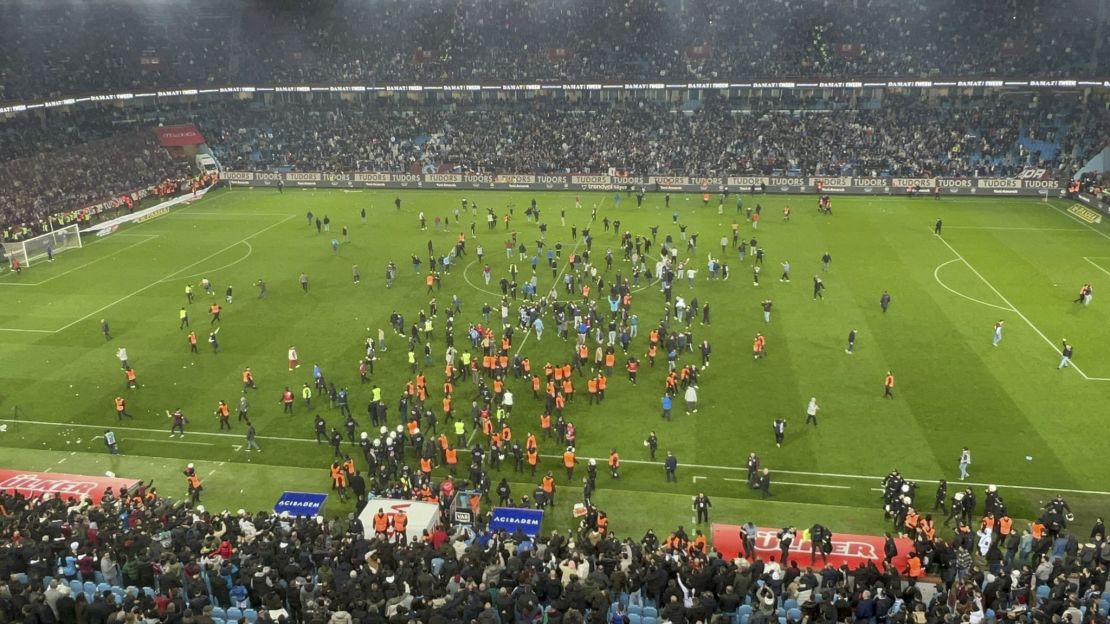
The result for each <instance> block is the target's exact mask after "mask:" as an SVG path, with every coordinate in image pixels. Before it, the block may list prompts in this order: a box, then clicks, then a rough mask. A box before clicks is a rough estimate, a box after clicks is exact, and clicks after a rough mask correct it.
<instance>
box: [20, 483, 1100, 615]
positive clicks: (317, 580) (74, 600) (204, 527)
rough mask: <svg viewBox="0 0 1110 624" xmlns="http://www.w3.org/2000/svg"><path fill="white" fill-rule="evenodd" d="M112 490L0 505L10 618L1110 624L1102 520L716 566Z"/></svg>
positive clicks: (636, 545)
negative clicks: (847, 560) (94, 496)
mask: <svg viewBox="0 0 1110 624" xmlns="http://www.w3.org/2000/svg"><path fill="white" fill-rule="evenodd" d="M120 495H121V496H120V497H117V496H114V495H111V494H109V495H107V496H106V497H105V499H104V500H103V501H102V502H101V503H100V504H99V505H94V504H92V502H91V501H88V500H86V501H83V502H78V501H76V500H61V499H57V498H54V499H51V498H44V499H32V500H27V499H24V498H22V497H20V496H19V495H11V494H7V493H5V494H0V537H2V540H0V622H5V623H6V622H25V623H28V624H31V623H35V624H41V623H50V622H58V623H62V624H105V623H109V622H111V623H116V622H123V623H132V624H133V623H137V622H147V623H151V624H153V623H155V622H160V623H163V624H212V623H213V622H224V621H225V618H226V621H227V622H240V623H245V622H311V623H319V624H325V623H326V624H354V623H358V624H361V623H370V624H384V623H385V622H387V621H388V622H390V623H391V624H393V623H398V624H399V623H402V622H413V621H419V622H428V623H431V624H448V623H454V622H478V623H480V624H497V623H499V622H500V623H501V624H507V623H510V622H516V623H521V624H532V623H535V624H538V623H539V622H547V623H566V624H576V623H583V624H584V623H585V622H587V621H588V622H591V623H594V624H606V623H611V624H630V623H631V622H643V621H648V620H650V621H654V622H660V623H663V622H669V623H672V624H686V623H691V624H693V623H694V622H720V623H722V624H723V623H724V622H737V624H767V623H771V622H781V621H784V620H785V621H787V622H790V623H791V624H796V623H798V622H802V621H809V622H820V623H827V624H832V623H833V622H853V621H854V622H861V621H862V622H890V623H891V624H909V623H927V624H949V623H951V624H954V623H956V622H969V621H970V622H999V621H1007V622H1031V623H1033V622H1035V623H1046V624H1047V623H1050V622H1052V623H1057V622H1059V623H1066V622H1071V623H1073V624H1079V623H1080V622H1082V623H1084V624H1102V623H1104V622H1106V621H1107V610H1108V609H1110V601H1108V600H1107V599H1106V593H1105V592H1104V587H1105V584H1106V580H1107V577H1106V567H1107V565H1108V564H1110V542H1107V541H1106V540H1105V538H1104V535H1103V533H1104V526H1103V525H1102V522H1101V520H1098V521H1096V523H1095V525H1094V527H1093V529H1092V530H1091V531H1090V533H1089V534H1088V533H1087V531H1085V530H1080V529H1078V528H1076V527H1068V523H1067V521H1066V520H1065V519H1064V518H1063V517H1060V518H1059V520H1056V518H1057V514H1056V512H1057V509H1055V508H1053V507H1052V503H1050V504H1049V505H1048V506H1046V507H1047V508H1046V511H1045V512H1044V516H1042V518H1041V519H1040V520H1038V523H1037V524H1040V525H1041V529H1040V530H1041V535H1040V537H1038V538H1037V539H1032V538H1030V537H1028V536H1029V531H1028V530H1023V531H1022V532H1021V533H1022V535H1021V536H1020V538H1019V539H1017V540H1014V542H1015V543H1014V545H1013V547H1012V548H1011V547H1010V545H1009V542H1010V539H1009V538H1008V536H1006V535H1002V534H1001V533H1000V530H999V529H998V528H993V527H997V526H998V525H997V523H994V524H993V527H992V528H989V529H983V528H981V529H980V530H979V531H977V532H971V531H968V532H963V531H960V530H957V532H956V534H955V536H954V537H951V538H943V539H937V540H936V541H935V543H934V544H932V545H931V546H930V547H929V549H928V551H924V550H922V552H920V553H918V552H917V551H915V552H913V553H911V554H910V563H909V564H908V565H907V566H906V568H905V569H897V568H895V567H894V566H892V565H889V563H888V561H889V559H890V555H889V554H884V555H883V558H882V560H880V559H878V555H876V559H873V560H868V561H867V562H866V563H862V564H860V565H859V566H858V567H856V568H854V569H852V568H850V567H849V566H847V565H843V566H841V567H834V566H833V565H830V564H827V563H825V560H823V559H822V554H821V551H820V550H816V551H815V553H811V552H806V551H805V550H802V549H801V548H797V549H795V550H790V551H784V552H782V553H781V554H782V555H785V556H784V557H782V558H781V559H782V560H779V561H776V560H777V559H780V557H779V554H780V553H779V552H777V549H776V548H774V547H773V546H772V547H770V548H768V547H767V546H766V545H762V542H763V540H764V538H766V537H771V538H773V541H777V542H778V543H779V545H780V546H781V544H782V543H783V542H785V541H787V540H791V539H800V538H801V537H802V535H801V533H802V532H801V531H797V530H796V529H794V528H793V527H786V528H783V529H782V530H781V531H778V532H777V535H776V534H775V533H774V532H773V531H772V532H771V535H769V536H766V535H759V536H757V535H756V534H755V531H756V529H755V527H754V526H753V525H751V524H750V523H749V524H748V525H746V526H745V527H744V533H743V534H742V535H741V538H742V539H741V541H742V542H743V543H744V550H750V552H743V553H741V554H740V555H737V556H736V557H735V558H733V559H725V558H723V557H721V556H720V554H719V553H717V552H716V551H715V550H714V549H712V548H710V547H709V546H708V544H707V543H706V540H705V538H704V536H703V535H701V534H700V532H697V533H694V534H693V535H688V534H687V533H686V531H685V530H684V529H683V528H682V527H679V528H677V529H676V530H674V531H673V532H670V533H669V534H668V535H665V536H662V537H660V536H656V535H655V534H654V533H652V532H651V531H649V532H648V533H646V534H645V535H644V536H643V537H642V538H641V539H639V540H636V539H634V538H626V537H620V536H617V535H614V534H612V533H610V532H608V531H607V530H601V531H599V530H596V529H594V528H591V526H590V525H589V521H588V520H587V521H585V522H583V526H582V527H581V528H580V529H579V530H578V531H577V532H576V533H575V534H571V535H564V534H560V532H558V531H552V532H550V533H547V534H541V535H539V536H538V537H536V538H529V537H527V536H525V535H524V534H523V533H520V532H519V531H518V532H517V533H514V534H507V533H503V532H502V533H497V534H492V535H491V534H490V533H489V532H488V531H486V530H485V529H484V528H483V527H482V522H483V520H482V519H481V516H479V521H478V523H477V525H476V526H474V527H472V528H464V527H450V526H447V527H445V526H442V525H441V526H437V527H436V528H435V529H434V530H433V531H432V532H429V533H427V534H426V535H425V537H424V538H423V539H418V538H414V539H413V540H412V541H411V542H410V543H404V540H398V539H396V538H395V536H393V535H392V534H391V533H390V532H389V531H386V532H385V533H384V534H383V535H380V536H379V535H378V534H377V532H376V531H375V530H374V529H371V531H369V532H366V531H364V527H362V526H361V523H360V522H359V521H358V520H357V519H355V518H354V516H353V514H352V515H351V516H349V518H348V520H347V521H341V520H339V519H337V518H332V519H325V518H322V517H315V518H290V517H287V516H274V515H272V514H268V513H266V512H258V513H249V512H246V511H243V510H240V511H239V512H237V513H229V512H226V511H225V512H222V513H210V512H208V511H206V510H204V508H203V507H196V508H190V507H188V506H186V505H183V504H180V503H178V504H175V503H174V502H173V501H171V500H168V499H165V498H159V497H157V495H156V494H155V493H154V492H153V491H152V488H151V487H148V486H147V485H144V484H141V483H140V484H139V485H138V486H137V488H136V489H135V490H133V491H131V492H128V493H126V494H125V493H122V492H121V493H120ZM121 498H122V499H123V500H120V499H121ZM815 531H816V532H817V534H820V535H821V536H824V535H825V534H826V533H828V534H830V535H831V532H830V531H829V529H827V528H825V527H822V526H820V525H815V526H814V527H812V528H810V529H807V532H809V533H810V535H811V536H812V535H814V532H815ZM908 533H909V535H910V536H919V535H920V532H919V531H909V532H908ZM1015 533H1016V531H1015ZM983 536H985V537H983ZM757 537H758V538H759V541H758V544H760V545H762V548H764V549H766V550H762V551H761V552H759V553H758V555H756V548H760V545H757ZM487 539H488V541H487ZM919 543H920V542H919ZM984 544H985V545H986V548H985V549H984V548H982V546H983V545H984ZM984 551H985V552H984ZM74 582H76V585H74ZM82 583H87V584H86V585H82ZM71 586H72V587H79V588H81V589H80V590H74V589H72V588H71ZM85 588H91V591H86V590H85Z"/></svg>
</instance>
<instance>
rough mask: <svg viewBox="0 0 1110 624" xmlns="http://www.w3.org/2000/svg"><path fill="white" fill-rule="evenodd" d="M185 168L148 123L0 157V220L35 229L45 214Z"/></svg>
mask: <svg viewBox="0 0 1110 624" xmlns="http://www.w3.org/2000/svg"><path fill="white" fill-rule="evenodd" d="M188 174H189V168H188V165H187V164H184V163H181V162H180V161H174V160H173V159H171V158H170V155H169V154H168V153H167V152H166V150H164V149H162V147H161V146H160V145H159V144H158V141H157V140H156V139H155V137H154V134H153V133H152V132H150V130H149V129H143V130H137V131H136V130H132V131H127V132H125V133H124V134H119V135H115V136H112V137H111V138H105V139H99V140H95V141H92V142H89V143H79V144H74V145H69V146H68V147H65V148H61V149H55V150H51V151H47V152H40V153H34V154H31V155H26V156H23V157H20V158H16V159H13V160H5V161H0V215H2V216H0V226H3V228H2V229H4V230H5V231H6V232H7V233H8V236H15V235H17V234H18V232H21V231H23V230H24V228H27V229H28V231H30V232H31V233H33V234H35V235H37V234H38V233H39V232H41V231H42V229H43V227H44V220H45V219H46V218H47V217H48V216H50V215H54V214H58V213H63V212H69V211H73V210H76V209H78V208H84V207H86V206H89V205H91V204H94V203H97V202H102V201H104V200H107V199H112V198H113V197H117V196H119V195H121V194H123V193H130V192H132V191H136V190H140V189H144V188H147V187H150V186H153V185H155V184H158V183H160V182H162V181H164V180H167V179H179V178H182V177H186V176H187V175H188Z"/></svg>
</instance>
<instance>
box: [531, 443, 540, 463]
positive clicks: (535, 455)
mask: <svg viewBox="0 0 1110 624" xmlns="http://www.w3.org/2000/svg"><path fill="white" fill-rule="evenodd" d="M539 460H540V454H539V453H538V452H536V449H535V447H532V448H531V449H530V450H529V451H528V465H529V466H535V465H536V464H537V463H538V462H539Z"/></svg>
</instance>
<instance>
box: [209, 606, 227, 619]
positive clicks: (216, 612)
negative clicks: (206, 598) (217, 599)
mask: <svg viewBox="0 0 1110 624" xmlns="http://www.w3.org/2000/svg"><path fill="white" fill-rule="evenodd" d="M212 618H213V619H217V620H226V619H227V613H226V612H224V610H223V609H221V608H219V607H212Z"/></svg>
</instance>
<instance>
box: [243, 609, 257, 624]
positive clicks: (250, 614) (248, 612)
mask: <svg viewBox="0 0 1110 624" xmlns="http://www.w3.org/2000/svg"><path fill="white" fill-rule="evenodd" d="M243 617H245V618H247V621H248V622H250V623H251V624H254V623H255V622H256V621H257V620H258V612H257V611H255V610H254V609H244V610H243Z"/></svg>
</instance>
